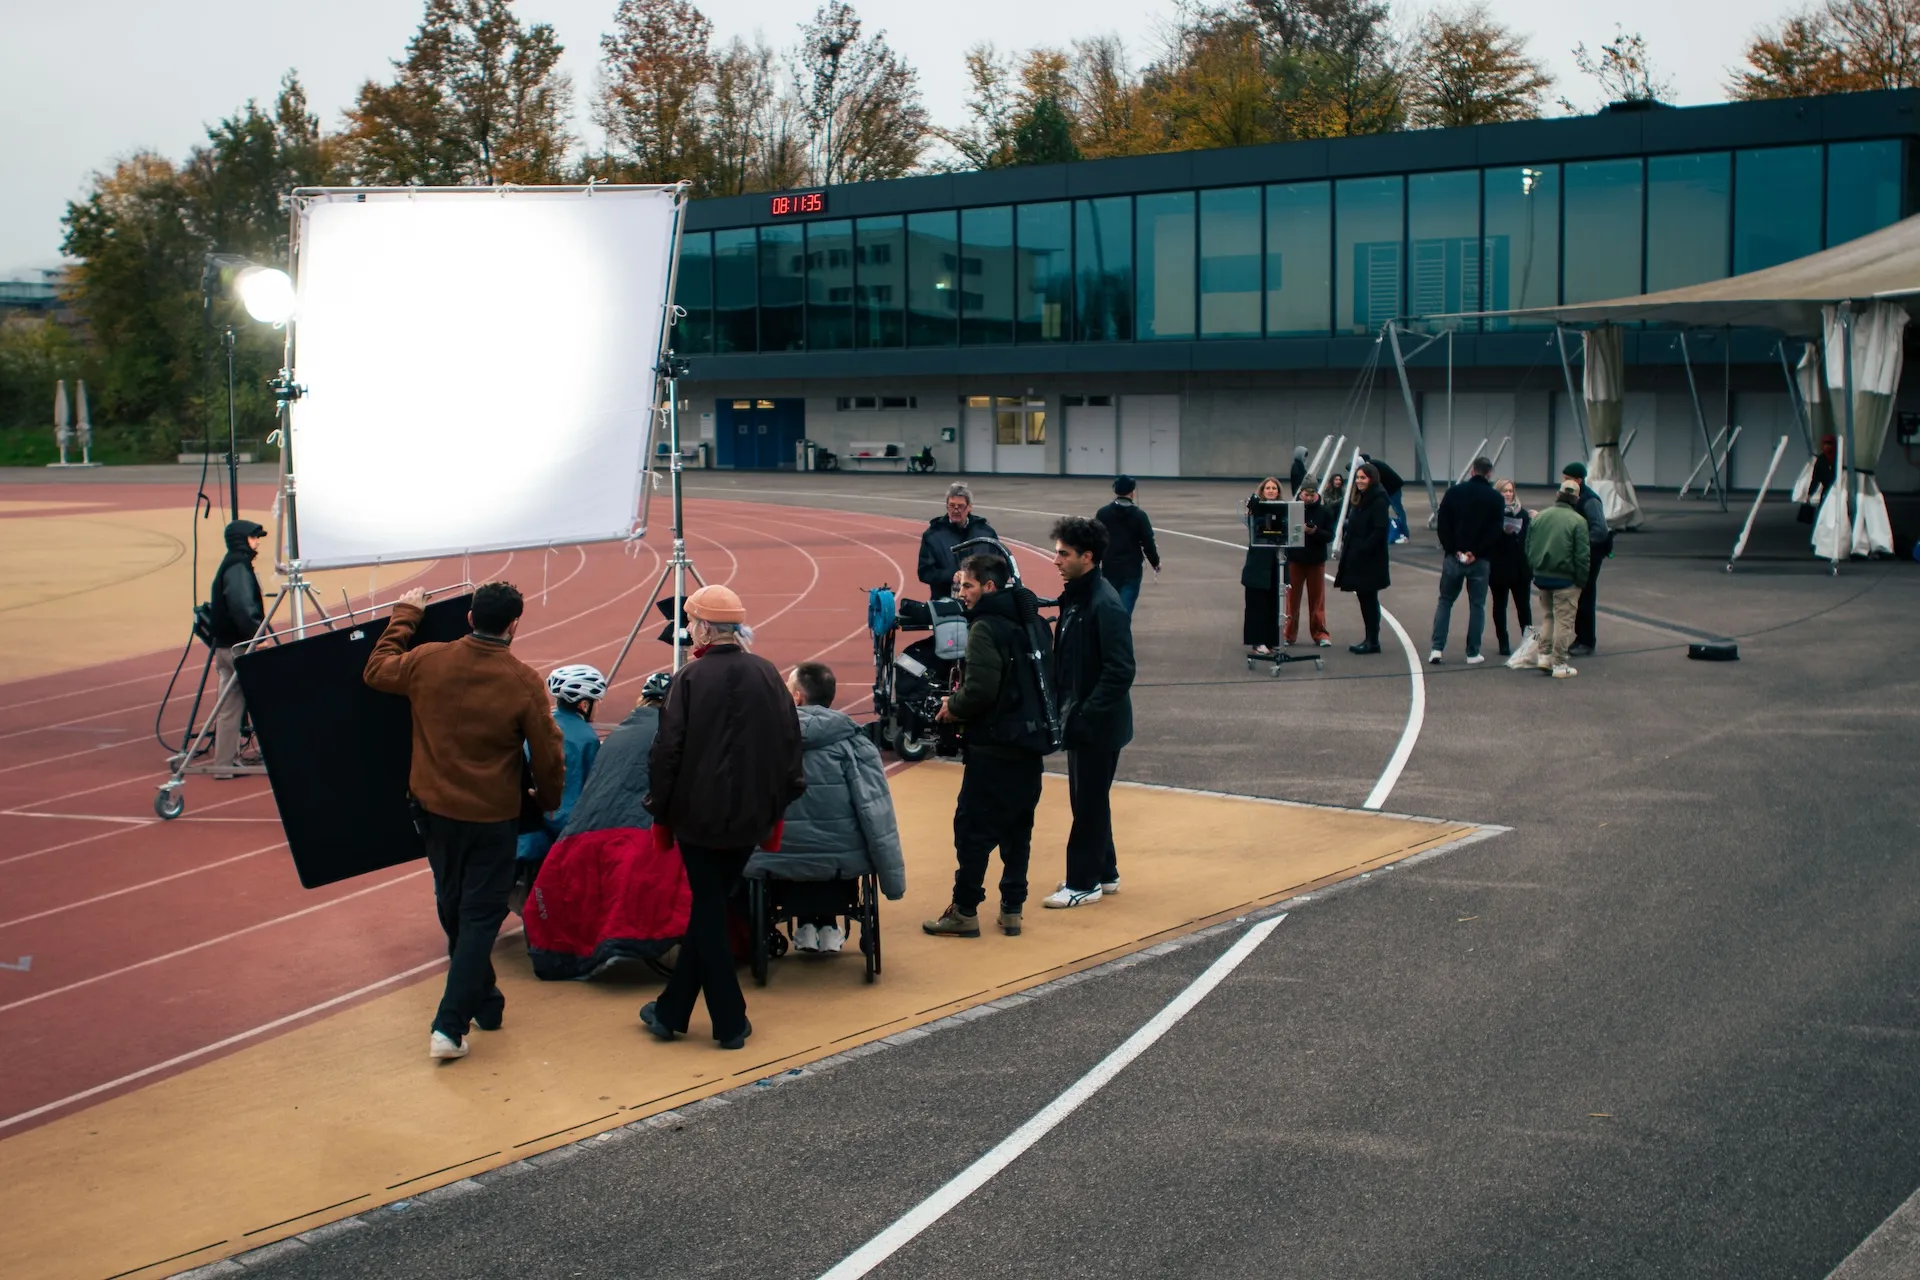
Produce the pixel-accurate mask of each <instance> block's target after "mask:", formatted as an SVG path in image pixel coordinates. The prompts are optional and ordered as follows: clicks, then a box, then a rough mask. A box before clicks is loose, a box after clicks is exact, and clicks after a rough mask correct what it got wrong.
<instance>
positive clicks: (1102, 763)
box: [1042, 516, 1134, 907]
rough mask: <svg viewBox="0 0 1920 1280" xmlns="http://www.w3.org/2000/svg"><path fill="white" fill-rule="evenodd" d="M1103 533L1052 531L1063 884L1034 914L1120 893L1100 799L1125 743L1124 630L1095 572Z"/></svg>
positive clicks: (1128, 708) (1072, 520) (1070, 522)
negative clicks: (1063, 795) (1069, 810)
mask: <svg viewBox="0 0 1920 1280" xmlns="http://www.w3.org/2000/svg"><path fill="white" fill-rule="evenodd" d="M1106 549H1107V530H1106V526H1104V525H1102V524H1101V523H1100V522H1099V521H1097V520H1087V519H1083V518H1081V517H1079V516H1070V517H1068V518H1066V519H1064V520H1060V521H1058V522H1056V523H1055V524H1054V526H1053V564H1054V567H1055V568H1057V569H1058V570H1059V571H1060V578H1061V581H1062V582H1063V583H1064V584H1065V585H1064V587H1063V589H1062V590H1061V592H1060V626H1059V630H1058V632H1057V633H1056V634H1055V636H1054V642H1053V687H1054V692H1055V695H1056V696H1057V697H1058V698H1059V700H1060V732H1061V738H1062V739H1063V743H1064V745H1065V746H1066V748H1067V796H1068V798H1069V799H1070V800H1071V801H1072V803H1073V828H1072V831H1071V832H1070V833H1069V834H1068V836H1067V878H1066V881H1065V882H1064V883H1063V884H1061V886H1060V889H1059V891H1058V892H1057V893H1054V894H1053V895H1052V896H1051V897H1049V898H1048V899H1047V900H1046V902H1045V903H1044V904H1042V905H1044V906H1048V907H1078V906H1082V905H1084V904H1086V903H1089V902H1098V901H1099V900H1100V899H1101V897H1102V896H1104V895H1105V894H1109V893H1118V892H1120V867H1119V864H1118V862H1117V861H1116V859H1115V855H1114V848H1113V808H1112V803H1111V797H1110V795H1109V793H1110V792H1111V791H1112V790H1113V775H1114V772H1115V770H1116V769H1118V768H1119V765H1120V750H1121V748H1123V747H1125V746H1126V745H1127V743H1129V742H1131V741H1132V740H1133V704H1132V701H1131V700H1130V698H1129V696H1128V691H1129V690H1131V689H1132V688H1133V671H1134V667H1133V622H1132V619H1131V618H1130V617H1129V616H1128V614H1127V611H1126V608H1125V606H1123V605H1122V604H1121V603H1120V596H1119V593H1118V592H1116V591H1115V590H1114V589H1113V586H1112V584H1110V583H1109V582H1108V581H1107V580H1106V578H1105V576H1103V575H1102V574H1101V573H1100V572H1099V568H1100V560H1101V557H1102V556H1103V555H1104V554H1105V552H1106Z"/></svg>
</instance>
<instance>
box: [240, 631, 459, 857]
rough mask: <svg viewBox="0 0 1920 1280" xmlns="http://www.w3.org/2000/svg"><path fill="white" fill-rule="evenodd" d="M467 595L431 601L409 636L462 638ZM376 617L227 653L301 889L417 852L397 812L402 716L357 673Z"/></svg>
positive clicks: (405, 724)
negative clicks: (231, 657)
mask: <svg viewBox="0 0 1920 1280" xmlns="http://www.w3.org/2000/svg"><path fill="white" fill-rule="evenodd" d="M472 602H473V596H472V595H471V594H467V595H461V596H457V597H454V598H451V599H447V600H436V601H435V602H434V603H432V604H430V605H428V606H427V610H426V617H425V618H424V619H423V620H422V621H421V624H420V628H419V630H418V631H417V632H415V635H414V643H415V644H416V645H418V644H425V643H428V642H430V641H435V640H458V639H459V638H460V637H461V636H464V635H466V634H467V630H468V628H467V610H468V608H469V607H470V605H471V604H472ZM386 629H387V619H385V618H377V619H372V620H369V621H366V622H359V623H356V622H352V621H349V620H345V619H336V624H335V629H334V630H332V631H321V632H318V633H316V634H313V635H309V636H307V637H306V638H305V639H303V640H294V641H291V642H289V643H287V644H280V645H273V644H268V645H262V646H261V647H260V648H258V649H255V650H254V651H253V652H252V653H249V654H247V655H245V656H244V657H241V658H238V659H236V660H235V661H234V664H233V665H234V670H235V671H236V672H237V673H238V674H239V677H240V688H241V689H242V690H243V691H244V692H245V693H246V695H247V710H248V712H249V713H250V714H251V715H252V717H253V725H254V730H255V732H256V733H257V734H258V741H259V743H260V753H261V755H262V756H263V757H264V758H265V760H266V764H267V782H268V783H269V784H270V785H271V786H272V788H273V799H274V803H275V804H277V805H279V806H280V825H281V826H282V827H284V828H285V829H286V833H287V847H288V848H289V849H291V850H292V852H293V865H294V869H295V870H296V871H298V872H299V874H300V883H301V884H302V885H304V886H306V887H307V888H309V889H317V888H319V887H320V886H321V885H326V884H333V883H334V882H335V881H339V880H347V879H350V878H352V877H354V876H360V875H365V874H366V873H367V872H369V871H378V870H380V869H381V868H383V867H392V866H398V865H399V864H400V863H403V862H411V861H412V860H413V859H415V858H421V857H425V856H426V849H425V847H424V846H423V845H422V844H421V842H420V835H419V833H418V832H416V831H415V830H414V828H413V818H412V815H411V814H410V813H409V812H408V808H407V771H408V768H409V766H410V764H411V763H412V758H413V712H412V708H411V707H410V705H409V704H408V702H407V700H406V699H405V698H402V697H399V696H398V695H396V694H391V693H376V692H374V691H373V690H372V689H369V688H368V687H367V685H366V682H365V681H363V680H362V679H361V678H360V673H361V671H362V670H364V669H365V667H366V665H367V655H368V654H370V653H372V652H373V646H374V644H375V643H376V642H377V641H378V640H379V639H380V636H381V634H382V633H383V632H385V631H386Z"/></svg>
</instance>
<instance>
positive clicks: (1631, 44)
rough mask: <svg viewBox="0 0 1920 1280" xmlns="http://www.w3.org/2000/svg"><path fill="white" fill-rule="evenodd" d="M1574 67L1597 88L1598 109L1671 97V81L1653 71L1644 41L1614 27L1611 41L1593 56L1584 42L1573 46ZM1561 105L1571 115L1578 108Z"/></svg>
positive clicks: (1641, 37) (1644, 39) (1566, 104)
mask: <svg viewBox="0 0 1920 1280" xmlns="http://www.w3.org/2000/svg"><path fill="white" fill-rule="evenodd" d="M1573 64H1574V65H1575V66H1576V67H1579V68H1580V71H1581V73H1582V74H1583V75H1588V76H1592V77H1593V78H1594V79H1595V80H1597V81H1598V82H1599V84H1600V94H1601V105H1603V106H1604V105H1605V104H1606V103H1609V102H1659V101H1662V100H1664V99H1666V98H1670V97H1672V96H1673V81H1672V80H1671V79H1670V78H1668V77H1667V76H1664V75H1661V74H1660V72H1659V71H1657V70H1656V69H1655V68H1654V65H1653V59H1652V58H1651V57H1649V56H1648V54H1647V40H1646V37H1645V36H1643V35H1641V34H1640V33H1639V32H1638V31H1636V32H1634V33H1632V34H1631V35H1629V34H1628V33H1627V31H1626V29H1625V28H1623V27H1618V26H1616V27H1615V28H1614V32H1613V39H1611V40H1609V41H1608V42H1607V43H1605V44H1603V45H1601V46H1600V52H1599V53H1598V54H1597V55H1596V54H1593V53H1590V52H1588V51H1587V46H1586V44H1585V43H1584V42H1582V43H1581V44H1578V45H1576V46H1574V50H1573ZM1560 105H1561V106H1563V107H1565V108H1566V109H1567V110H1568V111H1570V112H1578V111H1579V108H1578V107H1576V106H1574V105H1573V104H1572V103H1571V102H1568V101H1567V100H1566V99H1565V98H1562V99H1561V100H1560Z"/></svg>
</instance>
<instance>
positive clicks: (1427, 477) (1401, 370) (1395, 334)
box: [1387, 320, 1440, 529]
mask: <svg viewBox="0 0 1920 1280" xmlns="http://www.w3.org/2000/svg"><path fill="white" fill-rule="evenodd" d="M1387 341H1388V343H1389V344H1390V345H1391V346H1392V347H1393V367H1394V371H1395V372H1397V373H1398V374H1399V375H1400V396H1401V398H1402V399H1403V400H1405V401H1406V404H1407V421H1408V422H1409V423H1411V424H1412V425H1413V443H1414V447H1415V448H1417V449H1419V450H1420V478H1421V479H1422V480H1424V481H1426V485H1427V502H1428V504H1429V509H1430V510H1431V511H1433V512H1434V513H1435V514H1436V515H1437V514H1438V513H1439V510H1440V495H1439V494H1438V493H1437V492H1436V491H1435V490H1434V487H1433V463H1432V462H1431V461H1430V460H1429V459H1428V457H1427V437H1426V434H1425V433H1424V432H1422V431H1421V430H1420V411H1419V410H1418V409H1416V408H1415V407H1414V403H1413V384H1412V383H1411V382H1408V381H1407V361H1406V358H1405V357H1404V356H1402V355H1401V354H1400V329H1399V326H1398V325H1397V324H1395V323H1394V322H1393V321H1392V320H1389V321H1387ZM1429 345H1431V344H1429ZM1425 349H1426V347H1424V346H1423V347H1422V348H1421V350H1423V351H1424V350H1425ZM1427 527H1428V528H1429V529H1431V528H1432V527H1433V516H1429V517H1428V518H1427Z"/></svg>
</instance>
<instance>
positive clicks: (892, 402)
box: [833, 396, 920, 413]
mask: <svg viewBox="0 0 1920 1280" xmlns="http://www.w3.org/2000/svg"><path fill="white" fill-rule="evenodd" d="M833 407H834V408H835V409H837V410H839V411H840V412H842V413H857V412H861V411H864V410H869V409H876V410H877V409H917V408H919V407H920V398H919V397H918V396H839V397H837V398H836V399H835V400H834V402H833Z"/></svg>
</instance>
